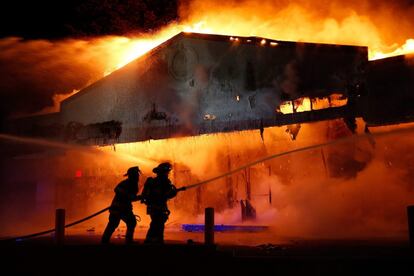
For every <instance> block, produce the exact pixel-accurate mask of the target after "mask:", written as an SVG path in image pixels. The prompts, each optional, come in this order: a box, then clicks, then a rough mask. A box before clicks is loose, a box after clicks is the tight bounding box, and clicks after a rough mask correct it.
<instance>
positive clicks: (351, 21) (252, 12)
mask: <svg viewBox="0 0 414 276" xmlns="http://www.w3.org/2000/svg"><path fill="white" fill-rule="evenodd" d="M296 2H297V3H291V4H286V3H285V4H280V3H274V1H273V2H272V1H263V2H261V3H256V2H255V1H243V2H241V3H238V4H237V5H235V4H234V3H230V4H223V3H221V2H220V3H219V2H218V1H214V0H209V1H192V2H191V3H192V4H190V5H189V6H186V7H182V8H181V13H182V14H183V15H185V18H186V19H185V20H183V21H181V22H180V23H172V24H170V25H168V26H166V27H165V28H164V29H163V30H162V31H160V32H158V33H155V34H153V35H152V36H146V37H143V38H142V37H140V38H126V37H124V38H119V39H120V41H122V43H119V41H115V43H114V46H113V47H114V51H113V55H111V56H110V59H111V60H112V66H110V67H109V68H107V70H106V73H109V72H111V71H113V70H114V69H117V68H119V67H122V66H123V65H125V64H126V63H128V62H130V61H132V60H133V59H135V58H137V57H139V56H141V55H143V54H144V53H146V52H147V51H149V50H150V49H152V48H153V47H156V46H157V45H159V44H161V43H162V42H164V41H165V40H167V39H169V38H171V37H172V36H174V35H176V34H178V33H179V32H197V33H208V34H222V35H229V36H258V37H265V38H270V39H275V40H288V41H302V42H316V43H331V44H345V45H362V46H368V47H369V59H370V60H374V59H380V58H385V57H390V56H396V55H404V54H408V53H414V39H413V38H411V37H410V36H411V35H412V34H411V33H407V31H404V30H403V28H402V27H401V29H400V30H399V31H400V34H399V38H398V39H395V40H392V39H389V38H387V37H389V36H392V35H393V34H394V35H395V33H398V32H397V31H398V30H395V29H396V27H398V26H399V25H398V24H396V21H398V20H400V21H401V24H400V26H404V21H403V20H404V19H403V18H400V17H398V16H395V15H394V16H391V15H390V14H389V13H390V12H389V11H388V12H387V11H382V10H381V11H378V10H375V11H374V10H372V11H371V10H369V9H368V8H364V7H361V5H357V4H355V3H354V4H352V3H350V4H346V5H345V4H341V3H339V4H338V3H336V1H333V3H332V5H331V6H330V7H325V6H324V5H323V3H317V2H321V1H315V3H312V4H309V3H306V2H305V3H301V1H296ZM341 5H342V6H341ZM386 8H388V9H389V10H390V11H391V10H393V11H394V12H395V13H396V14H399V13H400V14H401V13H403V12H404V11H401V10H399V11H396V10H395V8H394V7H392V6H390V7H387V6H385V7H384V9H386ZM312 9H314V10H312ZM317 9H320V10H326V9H327V10H328V11H327V12H325V13H322V12H321V11H320V12H317V11H315V10H317ZM401 16H404V15H401ZM405 25H407V24H405ZM405 29H406V28H405ZM386 38H387V39H386ZM234 39H237V37H234ZM404 41H405V42H404Z"/></svg>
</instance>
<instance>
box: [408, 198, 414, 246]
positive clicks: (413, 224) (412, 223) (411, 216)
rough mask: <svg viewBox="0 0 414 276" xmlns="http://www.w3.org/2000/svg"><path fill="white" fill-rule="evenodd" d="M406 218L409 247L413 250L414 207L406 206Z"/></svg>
mask: <svg viewBox="0 0 414 276" xmlns="http://www.w3.org/2000/svg"><path fill="white" fill-rule="evenodd" d="M407 218H408V237H409V239H410V246H411V248H413V249H414V205H411V206H407Z"/></svg>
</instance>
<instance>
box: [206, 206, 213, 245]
mask: <svg viewBox="0 0 414 276" xmlns="http://www.w3.org/2000/svg"><path fill="white" fill-rule="evenodd" d="M204 244H205V245H214V208H211V207H210V208H206V210H205V222H204Z"/></svg>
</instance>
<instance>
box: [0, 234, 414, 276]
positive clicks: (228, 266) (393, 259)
mask: <svg viewBox="0 0 414 276" xmlns="http://www.w3.org/2000/svg"><path fill="white" fill-rule="evenodd" d="M122 242H123V240H122V239H115V240H114V242H113V244H111V245H108V246H103V245H100V244H99V236H86V235H83V236H81V235H79V236H68V237H66V240H65V245H64V246H56V245H54V243H53V239H52V238H51V237H42V238H37V239H32V240H27V241H20V242H17V243H2V244H1V260H2V264H3V265H2V268H3V271H7V273H8V274H9V271H10V272H11V273H12V274H18V273H19V274H20V273H21V274H26V275H33V274H41V275H119V274H121V273H122V274H124V273H128V274H137V275H158V274H161V273H162V274H168V275H276V274H278V275H335V276H337V275H378V274H387V275H414V274H413V272H414V265H413V264H414V250H413V249H410V247H409V246H408V244H407V242H406V241H395V240H375V241H361V240H360V241H350V240H346V241H344V240H342V241H339V240H323V241H322V240H313V241H305V240H297V241H289V242H287V243H280V244H262V245H260V246H236V245H220V244H217V245H215V246H213V247H208V246H204V245H203V244H202V243H198V242H194V243H188V242H186V243H185V242H182V241H172V240H168V241H167V242H166V244H165V245H164V246H149V245H144V244H143V243H142V240H136V244H134V245H130V246H126V245H124V244H123V243H122Z"/></svg>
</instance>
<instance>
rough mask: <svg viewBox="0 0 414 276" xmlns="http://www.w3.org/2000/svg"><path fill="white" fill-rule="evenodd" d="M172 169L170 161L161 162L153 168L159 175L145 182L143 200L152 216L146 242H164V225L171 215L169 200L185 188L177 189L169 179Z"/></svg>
mask: <svg viewBox="0 0 414 276" xmlns="http://www.w3.org/2000/svg"><path fill="white" fill-rule="evenodd" d="M171 169H172V166H171V164H170V163H168V162H166V163H161V164H159V165H158V166H157V167H156V168H154V169H153V170H152V171H153V172H154V173H155V174H156V175H157V176H156V177H155V178H152V177H149V178H148V179H147V181H146V182H145V185H144V189H143V191H142V202H143V203H145V204H146V205H147V214H148V215H150V217H151V223H150V227H149V229H148V233H147V236H146V239H145V243H149V244H163V243H164V225H165V222H166V221H167V220H168V216H169V215H170V210H168V206H167V201H168V200H169V199H171V198H173V197H175V196H176V195H177V192H179V191H184V190H185V187H183V188H180V189H177V188H176V187H175V186H174V185H173V184H172V183H171V181H170V179H168V175H169V173H170V171H171Z"/></svg>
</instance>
